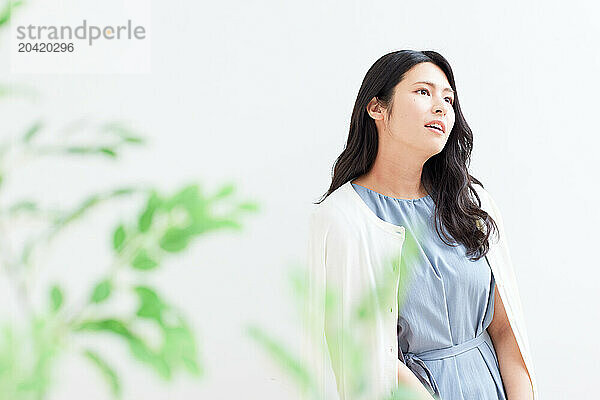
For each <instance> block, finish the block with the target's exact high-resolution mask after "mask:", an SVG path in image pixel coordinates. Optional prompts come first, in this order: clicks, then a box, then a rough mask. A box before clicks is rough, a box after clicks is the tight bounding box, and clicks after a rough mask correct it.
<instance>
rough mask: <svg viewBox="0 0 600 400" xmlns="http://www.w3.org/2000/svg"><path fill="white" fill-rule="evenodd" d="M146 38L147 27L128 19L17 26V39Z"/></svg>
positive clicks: (90, 41)
mask: <svg viewBox="0 0 600 400" xmlns="http://www.w3.org/2000/svg"><path fill="white" fill-rule="evenodd" d="M145 38H146V29H145V28H144V27H143V26H141V25H137V26H135V27H134V26H133V25H132V23H131V20H127V25H117V26H111V25H105V26H102V27H100V26H97V25H88V23H87V20H85V19H84V20H83V24H82V25H78V26H76V27H75V28H73V27H72V26H69V25H61V26H54V25H28V26H24V25H19V26H17V39H19V40H25V39H27V40H73V39H81V40H86V39H87V41H88V45H90V46H91V45H92V44H93V42H94V41H95V40H101V39H106V40H122V39H127V40H133V39H137V40H143V39H145Z"/></svg>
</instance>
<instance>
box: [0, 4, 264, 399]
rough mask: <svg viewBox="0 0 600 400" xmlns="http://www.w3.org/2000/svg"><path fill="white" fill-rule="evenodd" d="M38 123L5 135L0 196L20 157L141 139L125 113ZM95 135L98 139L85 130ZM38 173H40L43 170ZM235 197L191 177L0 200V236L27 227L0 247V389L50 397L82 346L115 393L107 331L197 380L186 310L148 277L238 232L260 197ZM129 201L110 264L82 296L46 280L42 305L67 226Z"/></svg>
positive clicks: (133, 354) (2, 20)
mask: <svg viewBox="0 0 600 400" xmlns="http://www.w3.org/2000/svg"><path fill="white" fill-rule="evenodd" d="M21 4H22V2H20V1H12V2H9V1H5V2H3V3H0V28H3V27H4V26H5V25H6V24H7V23H8V22H9V19H10V16H11V14H12V12H13V11H14V9H15V6H19V5H21ZM10 88H11V85H6V84H0V96H3V95H4V96H7V95H10V94H11V89H10ZM46 132H49V128H48V126H47V124H46V123H45V122H44V121H43V120H41V119H38V120H34V121H32V122H31V123H30V124H29V125H27V126H26V128H25V129H24V131H23V132H22V133H21V134H20V135H19V139H18V140H6V138H3V139H2V140H3V142H2V143H0V195H1V196H3V197H4V198H8V199H12V198H13V197H14V196H13V195H11V194H10V193H7V187H8V185H6V183H7V181H9V180H10V179H11V177H12V175H13V174H15V175H16V172H18V171H19V170H20V168H21V167H22V164H18V162H17V161H20V162H27V161H31V160H35V159H39V158H41V157H57V156H58V158H59V159H61V160H62V159H64V158H65V157H79V159H78V160H80V161H82V162H83V161H85V160H87V159H89V158H90V157H102V158H104V159H105V160H107V161H112V162H114V161H117V160H118V159H119V156H120V155H121V154H122V153H123V152H124V151H125V150H126V149H127V148H129V147H131V146H138V147H139V146H143V145H145V144H146V141H145V140H144V139H143V138H142V137H141V136H140V135H139V134H138V133H137V132H136V131H135V130H134V129H132V128H131V127H129V126H128V124H126V123H124V122H123V121H110V122H107V123H103V124H101V125H100V126H93V125H92V124H91V123H90V122H89V121H86V120H85V119H82V120H79V121H77V122H76V123H75V124H72V125H71V126H69V127H67V128H65V129H63V131H62V132H58V133H57V132H51V134H48V135H46V137H44V135H45V133H46ZM82 132H83V134H82ZM91 132H92V133H94V134H95V136H93V137H90V136H91V135H90V133H91ZM59 133H60V134H59ZM43 139H46V140H43ZM41 179H44V178H43V177H41V176H40V180H41ZM2 183H4V185H2ZM235 197H236V196H235V186H234V185H233V184H232V183H227V184H224V185H222V186H221V187H220V188H218V189H217V191H216V192H215V193H206V192H205V191H204V190H202V188H201V187H200V185H198V184H197V183H192V184H189V185H186V186H184V187H181V188H179V189H178V190H175V191H174V193H173V194H165V193H161V192H160V191H159V190H157V189H155V188H152V187H138V186H133V187H121V188H116V189H112V190H108V191H103V192H98V193H92V194H90V195H88V196H86V197H85V198H84V199H82V200H81V201H80V202H78V203H77V204H75V206H74V207H72V208H68V207H49V206H47V205H44V204H43V202H42V201H40V200H38V199H34V198H27V199H22V200H20V201H16V202H13V203H10V204H8V205H7V206H2V207H0V231H1V233H2V237H3V238H10V236H11V233H12V232H14V231H18V230H19V228H22V227H23V228H26V229H24V230H25V231H26V232H27V237H25V238H24V239H21V238H19V239H18V240H16V241H15V242H17V245H16V246H8V245H5V244H0V267H1V268H0V273H1V274H2V278H5V279H6V281H7V282H8V283H9V285H10V287H11V289H13V293H4V294H3V297H4V296H6V298H5V301H4V302H5V303H7V304H10V303H9V296H10V295H11V294H14V295H15V296H14V299H15V301H16V303H17V304H16V305H17V306H18V307H20V308H18V309H15V310H13V315H11V318H10V319H9V320H8V321H2V319H0V398H2V399H11V400H29V399H36V400H41V399H44V398H46V397H47V395H48V393H49V390H50V389H51V388H52V383H53V382H54V380H53V378H55V377H56V376H57V374H58V373H59V371H60V370H59V369H58V368H57V366H58V365H59V360H60V357H61V356H65V355H66V354H78V355H80V356H81V357H82V360H85V361H87V362H88V364H87V365H89V366H90V368H94V369H95V370H97V371H98V373H99V374H100V375H101V376H102V377H103V378H104V379H105V380H106V383H107V385H108V387H109V390H110V393H112V396H113V398H122V397H123V383H122V382H121V374H120V373H119V370H118V369H117V368H116V366H117V365H118V366H122V362H120V361H119V360H111V359H110V357H108V356H107V355H106V354H103V351H102V350H101V346H100V345H99V344H100V341H101V339H102V340H103V337H108V338H110V339H109V340H111V341H115V342H120V343H122V344H124V345H125V348H126V349H127V351H128V353H129V355H130V358H131V360H132V361H133V362H135V363H138V364H139V365H140V366H143V367H145V368H148V369H150V370H152V371H154V372H155V373H156V375H157V376H159V377H161V378H163V379H164V380H165V381H167V382H168V381H171V380H172V379H173V378H174V376H175V375H176V374H178V373H180V372H182V371H185V372H187V373H188V374H190V375H191V376H192V377H195V378H200V377H202V376H203V373H204V367H203V365H202V363H201V361H200V346H199V344H198V343H197V340H196V335H195V334H194V332H193V329H192V326H191V324H190V323H189V322H188V321H187V319H186V316H185V313H184V312H183V310H180V309H179V308H178V307H177V306H175V305H174V304H172V303H171V302H170V301H169V299H168V297H167V294H166V293H163V292H162V291H161V290H160V288H159V287H154V286H152V285H149V284H148V283H147V282H149V281H151V280H149V279H148V278H149V276H150V274H152V273H154V272H156V271H158V270H159V269H160V268H162V267H163V266H164V265H165V264H166V262H167V261H168V260H169V259H170V258H171V259H172V258H174V257H177V256H179V257H181V255H182V254H183V253H185V251H186V250H188V249H189V248H190V247H191V246H192V245H193V244H194V243H195V241H196V240H197V239H198V238H199V237H201V236H203V235H210V234H211V233H214V232H217V231H222V230H229V231H231V230H234V231H240V230H241V229H242V224H241V222H240V221H241V219H242V218H243V217H244V216H245V215H248V214H250V213H255V212H256V211H258V205H257V204H256V203H254V202H251V201H238V200H236V199H235ZM128 199H131V200H136V201H138V202H139V201H141V207H140V209H139V210H138V212H137V213H136V215H133V216H131V218H124V219H122V220H120V221H119V222H118V223H116V226H114V228H113V229H112V231H111V232H110V233H109V234H108V235H107V236H108V237H107V239H108V242H109V243H110V248H111V251H112V262H111V263H110V264H109V265H108V266H107V267H106V269H105V271H104V273H103V275H102V277H101V278H100V279H99V280H97V281H95V282H90V286H89V293H88V295H87V297H85V298H84V299H81V301H77V299H72V298H69V293H68V291H67V290H66V289H65V288H66V285H65V284H64V283H61V282H42V284H41V285H36V286H35V287H36V288H37V287H39V286H41V287H43V288H44V289H43V290H46V292H45V294H44V295H43V296H42V297H43V298H45V301H44V302H43V304H42V305H40V304H39V302H35V301H34V298H35V299H39V295H38V293H37V292H35V291H34V290H33V289H32V288H33V285H32V284H31V282H32V281H33V280H34V279H36V278H37V276H38V275H39V272H40V270H41V269H43V267H44V266H43V260H44V255H45V254H46V251H47V250H49V249H50V248H51V246H52V245H53V244H54V243H55V240H56V239H58V238H59V237H60V234H61V233H63V232H64V231H65V228H66V227H68V226H71V225H72V224H74V223H78V224H83V223H85V219H86V218H87V217H89V216H90V215H91V214H92V213H93V212H94V211H95V210H96V209H98V208H99V206H101V205H103V204H106V203H108V202H114V201H117V200H121V201H124V200H128ZM113 207H114V205H113ZM216 210H222V211H219V212H217V211H216ZM32 222H35V224H32ZM32 226H34V227H35V228H33V229H32V228H31V227H32ZM7 227H10V229H6V228H7ZM7 242H9V243H10V242H11V241H10V240H8V241H7ZM73 248H74V249H76V248H77V243H73ZM73 270H74V271H76V270H77V269H73ZM119 296H121V297H119ZM122 296H130V297H131V298H133V299H135V304H136V305H135V307H134V308H133V309H131V310H128V311H127V312H126V313H125V315H123V311H122V310H121V311H119V312H117V309H116V307H115V306H116V305H117V303H118V300H115V299H119V298H122ZM111 300H115V301H111ZM34 303H35V305H34ZM3 319H4V318H3ZM149 330H151V331H152V332H154V333H158V335H157V337H158V338H159V339H158V340H153V341H151V340H150V337H149V335H148V334H149ZM150 333H151V332H150ZM96 342H97V343H96ZM81 343H85V345H82V344H81Z"/></svg>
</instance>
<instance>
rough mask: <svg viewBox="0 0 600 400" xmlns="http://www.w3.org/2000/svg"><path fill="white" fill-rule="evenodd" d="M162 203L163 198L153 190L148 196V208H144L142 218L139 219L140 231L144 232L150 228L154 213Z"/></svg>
mask: <svg viewBox="0 0 600 400" xmlns="http://www.w3.org/2000/svg"><path fill="white" fill-rule="evenodd" d="M160 204H161V200H160V198H159V197H158V194H157V193H156V192H154V191H153V192H152V193H151V194H150V197H149V198H148V201H147V203H146V208H145V209H144V211H143V212H142V214H141V215H140V218H139V219H138V230H139V231H140V232H142V233H143V232H146V231H148V229H150V226H151V225H152V218H153V217H154V213H155V212H156V210H157V208H158V207H159V206H160Z"/></svg>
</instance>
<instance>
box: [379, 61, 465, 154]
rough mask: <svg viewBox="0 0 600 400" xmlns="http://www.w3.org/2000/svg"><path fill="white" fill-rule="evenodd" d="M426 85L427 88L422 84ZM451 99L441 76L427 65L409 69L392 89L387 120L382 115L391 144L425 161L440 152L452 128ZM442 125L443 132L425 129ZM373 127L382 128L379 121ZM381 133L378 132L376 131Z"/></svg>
mask: <svg viewBox="0 0 600 400" xmlns="http://www.w3.org/2000/svg"><path fill="white" fill-rule="evenodd" d="M423 82H430V83H431V84H427V83H423ZM453 102H454V95H453V92H452V91H451V88H450V84H449V83H448V79H446V75H445V74H444V72H443V71H442V70H441V69H440V68H439V67H438V66H437V65H435V64H433V63H430V62H424V63H419V64H417V65H415V66H414V67H413V68H411V69H410V70H409V71H408V72H407V73H406V74H405V76H404V79H403V80H402V81H401V82H400V83H398V84H397V85H396V88H395V92H394V95H393V104H392V113H391V116H390V115H389V114H388V113H385V112H384V114H385V119H386V123H387V125H385V128H384V129H385V130H386V133H387V135H383V136H385V138H382V135H381V134H380V141H381V139H383V140H384V141H386V142H387V141H388V140H389V141H392V142H394V144H400V145H401V146H402V147H404V148H410V149H411V150H414V151H416V152H418V153H420V154H422V155H424V156H425V158H429V157H431V156H432V155H435V154H437V153H439V152H440V151H442V150H443V148H444V146H445V145H446V141H447V140H448V136H449V134H450V132H451V131H452V127H453V126H454V117H455V116H454V109H453V108H452V103H453ZM433 120H438V121H441V122H442V123H443V125H444V127H443V129H444V132H441V131H438V130H435V129H433V130H432V129H430V128H427V127H426V126H425V125H428V124H429V123H430V122H431V121H433ZM376 124H378V125H381V126H380V128H383V127H384V124H382V121H381V120H379V121H376ZM380 132H381V129H380Z"/></svg>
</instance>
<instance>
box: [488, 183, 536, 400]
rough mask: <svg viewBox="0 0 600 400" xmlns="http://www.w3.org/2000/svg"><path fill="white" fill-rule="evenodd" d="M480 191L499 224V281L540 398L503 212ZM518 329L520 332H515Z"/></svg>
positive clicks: (534, 389) (516, 335)
mask: <svg viewBox="0 0 600 400" xmlns="http://www.w3.org/2000/svg"><path fill="white" fill-rule="evenodd" d="M478 190H479V193H480V194H483V195H484V196H485V199H482V200H484V201H485V202H486V203H487V210H486V211H488V212H489V213H490V214H491V216H492V218H493V219H494V221H496V225H497V226H498V236H497V238H494V240H495V239H497V241H496V242H495V243H494V244H493V245H494V246H496V248H497V251H498V252H499V257H500V259H501V260H502V264H501V265H502V266H503V268H502V276H501V277H500V279H499V280H498V279H497V282H498V281H500V282H502V283H501V284H502V285H504V286H505V290H506V293H508V294H509V296H510V302H506V301H505V302H504V306H505V307H510V308H511V309H512V313H513V315H515V318H516V320H517V326H513V327H511V328H512V329H513V333H514V334H515V337H516V339H517V340H518V342H519V346H520V347H522V348H521V355H522V356H523V358H524V359H525V362H526V366H527V373H528V374H529V379H530V381H531V385H532V388H533V396H534V400H537V399H538V392H537V383H536V379H535V374H534V371H533V362H532V360H531V351H530V346H529V338H528V335H527V329H526V325H525V317H524V315H523V305H522V302H521V296H520V294H519V287H518V284H517V277H516V274H515V269H514V267H513V263H512V257H511V255H510V250H509V246H508V241H507V238H506V231H505V227H504V220H503V218H502V214H501V212H500V209H499V208H498V205H497V204H496V202H495V201H494V199H493V197H492V196H491V195H490V194H489V192H488V191H487V190H485V189H483V188H478ZM490 240H492V239H490ZM515 330H517V331H518V332H514V331H515Z"/></svg>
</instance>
